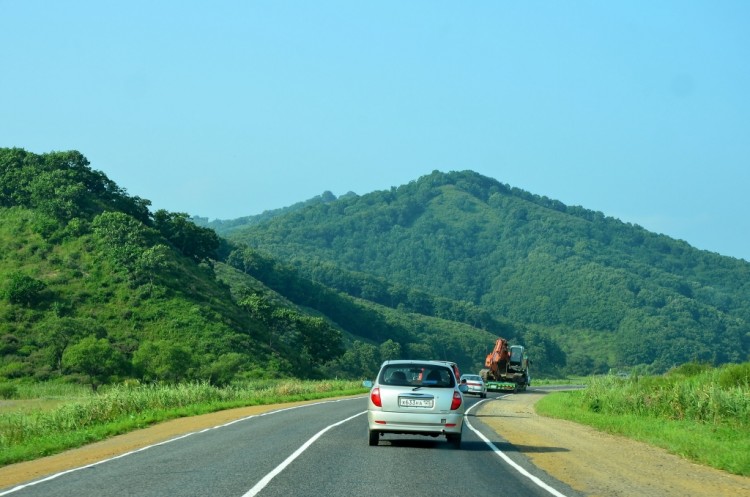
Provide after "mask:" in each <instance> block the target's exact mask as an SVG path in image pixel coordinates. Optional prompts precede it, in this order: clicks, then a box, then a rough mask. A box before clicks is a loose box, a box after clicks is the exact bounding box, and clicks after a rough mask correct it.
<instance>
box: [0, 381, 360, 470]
mask: <svg viewBox="0 0 750 497" xmlns="http://www.w3.org/2000/svg"><path fill="white" fill-rule="evenodd" d="M32 388H40V390H38V391H37V392H38V393H42V392H45V390H44V388H51V387H49V386H48V387H44V386H37V387H32ZM22 392H23V390H22V389H19V398H22V397H25V396H26V395H28V394H29V393H22ZM364 392H366V389H364V388H363V387H362V385H361V382H360V381H346V380H322V381H300V380H258V381H254V382H250V383H247V384H244V385H240V386H230V387H225V388H217V387H214V386H211V385H209V384H207V383H190V384H180V385H130V386H128V385H117V386H112V387H109V388H106V389H101V391H100V392H99V393H97V394H93V393H92V394H88V395H86V394H83V393H82V391H79V390H75V389H73V390H69V391H67V394H64V395H62V396H60V395H53V394H49V393H47V395H48V396H49V397H54V403H53V405H52V406H51V407H50V406H47V405H44V404H42V407H39V408H29V407H28V404H24V403H23V402H22V404H21V406H23V407H17V408H16V409H12V410H10V411H5V412H0V467H1V466H5V465H8V464H12V463H16V462H21V461H28V460H32V459H36V458H39V457H44V456H48V455H51V454H56V453H59V452H62V451H64V450H67V449H72V448H75V447H80V446H82V445H86V444H89V443H92V442H96V441H99V440H103V439H105V438H108V437H112V436H114V435H119V434H122V433H127V432H129V431H133V430H137V429H140V428H145V427H147V426H150V425H153V424H156V423H159V422H162V421H167V420H169V419H175V418H179V417H186V416H195V415H199V414H207V413H210V412H215V411H220V410H224V409H232V408H237V407H247V406H255V405H266V404H276V403H288V402H297V401H302V400H314V399H322V398H328V397H340V396H345V395H355V394H359V393H364ZM58 394H59V392H58ZM66 395H68V396H66ZM26 398H27V399H30V398H29V397H26ZM30 400H31V399H30Z"/></svg>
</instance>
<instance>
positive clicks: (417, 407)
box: [364, 360, 468, 448]
mask: <svg viewBox="0 0 750 497" xmlns="http://www.w3.org/2000/svg"><path fill="white" fill-rule="evenodd" d="M364 385H365V386H367V387H371V390H370V398H369V401H368V406H367V422H368V431H369V442H370V445H377V444H378V442H379V439H380V437H381V436H382V435H384V434H386V433H398V434H414V435H426V436H431V437H437V436H440V435H445V437H446V439H447V440H448V442H450V443H451V444H453V446H454V447H456V448H459V447H460V446H461V434H462V431H463V422H464V411H465V406H464V400H463V393H464V392H466V391H468V387H467V386H466V385H462V384H460V383H459V382H458V380H457V378H456V376H455V375H454V373H453V370H452V369H451V368H450V367H449V366H448V365H447V363H445V362H440V361H408V360H401V361H386V362H384V363H383V365H382V366H381V367H380V372H379V373H378V377H377V379H376V381H375V383H372V382H370V381H366V382H364Z"/></svg>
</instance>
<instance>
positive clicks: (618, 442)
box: [0, 391, 750, 497]
mask: <svg viewBox="0 0 750 497" xmlns="http://www.w3.org/2000/svg"><path fill="white" fill-rule="evenodd" d="M542 395H543V393H541V392H533V391H529V392H526V393H521V394H517V395H510V396H508V397H505V398H503V399H500V400H493V401H490V402H486V403H485V404H483V406H482V407H481V408H480V409H479V410H478V411H476V413H475V415H476V416H477V417H478V418H480V419H481V420H482V422H484V423H485V424H487V425H489V426H490V427H492V428H493V429H495V430H496V431H497V432H498V433H499V434H500V435H501V436H502V437H503V438H504V439H506V440H507V441H508V442H510V443H511V444H513V445H514V446H515V447H516V448H517V450H519V451H520V452H523V453H524V454H526V456H527V457H529V458H530V459H531V460H532V461H533V462H534V464H536V465H537V466H538V467H540V468H542V469H543V470H545V471H546V472H547V473H549V474H550V475H552V476H554V477H555V478H557V479H558V480H560V481H563V482H565V483H567V484H568V485H570V486H571V487H573V488H574V489H576V490H578V491H580V492H581V493H583V494H585V495H588V496H600V497H621V496H622V497H624V496H627V497H634V496H648V497H652V496H660V497H672V496H674V497H685V496H691V497H703V496H706V497H708V496H711V497H717V496H732V497H744V496H747V497H750V478H744V477H739V476H734V475H730V474H727V473H724V472H721V471H717V470H714V469H710V468H706V467H703V466H699V465H697V464H693V463H690V462H688V461H685V460H683V459H681V458H679V457H675V456H672V455H670V454H668V453H666V452H665V451H663V450H661V449H656V448H653V447H651V446H649V445H645V444H642V443H639V442H633V441H631V440H628V439H625V438H620V437H614V436H610V435H605V434H602V433H600V432H597V431H595V430H592V429H590V428H587V427H584V426H581V425H577V424H575V423H570V422H568V421H561V420H556V419H550V418H544V417H541V416H538V415H536V414H535V413H534V408H533V405H534V403H535V402H536V401H537V400H539V398H541V396H542ZM291 405H296V404H285V405H284V407H289V406H291ZM279 407H280V406H261V407H248V408H241V409H232V410H228V411H222V412H218V413H214V414H207V415H204V416H196V417H192V418H182V419H177V420H174V421H168V422H165V423H162V424H159V425H157V426H153V427H151V428H147V429H144V430H140V431H137V432H134V433H129V434H127V435H121V436H118V437H114V438H111V439H109V440H105V441H103V442H98V443H94V444H91V445H88V446H86V447H83V448H80V449H75V450H70V451H67V452H65V453H62V454H58V455H55V456H50V457H45V458H42V459H39V460H36V461H30V462H25V463H19V464H13V465H10V466H6V467H4V468H0V489H7V488H8V487H12V486H15V485H17V484H20V483H23V482H27V481H30V480H34V479H37V478H41V477H43V476H46V475H49V474H52V473H56V472H59V471H64V470H66V469H71V468H76V467H80V466H84V465H86V464H91V463H94V462H96V461H99V460H101V459H105V458H108V457H113V456H115V455H118V454H123V453H125V452H128V451H132V450H136V449H138V448H139V447H144V446H146V445H151V444H154V443H158V442H160V441H164V440H168V439H170V438H173V437H175V436H177V435H180V434H184V433H190V432H193V431H198V430H202V429H205V428H210V427H213V426H217V425H220V424H223V423H226V422H228V421H231V420H234V419H239V418H242V417H245V416H250V415H253V414H259V413H261V412H264V411H269V410H272V409H277V408H279ZM544 448H550V449H554V450H543V449H544ZM540 449H542V450H540Z"/></svg>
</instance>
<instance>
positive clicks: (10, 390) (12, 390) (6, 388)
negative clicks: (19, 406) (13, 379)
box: [0, 381, 18, 399]
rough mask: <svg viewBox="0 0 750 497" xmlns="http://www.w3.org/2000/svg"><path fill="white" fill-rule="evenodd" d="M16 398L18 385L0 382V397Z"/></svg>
mask: <svg viewBox="0 0 750 497" xmlns="http://www.w3.org/2000/svg"><path fill="white" fill-rule="evenodd" d="M15 398H18V387H17V386H16V385H14V384H13V383H9V382H5V381H3V382H0V399H15Z"/></svg>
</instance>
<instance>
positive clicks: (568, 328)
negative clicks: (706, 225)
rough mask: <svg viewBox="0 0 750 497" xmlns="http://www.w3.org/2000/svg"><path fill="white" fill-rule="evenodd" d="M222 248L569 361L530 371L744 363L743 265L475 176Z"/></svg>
mask: <svg viewBox="0 0 750 497" xmlns="http://www.w3.org/2000/svg"><path fill="white" fill-rule="evenodd" d="M228 237H229V238H230V239H231V240H232V241H233V242H234V243H238V244H246V245H248V246H251V247H253V248H254V249H256V250H257V251H258V252H260V253H272V254H274V260H275V261H277V260H282V261H284V262H285V263H286V264H288V265H290V266H292V267H294V268H296V269H297V270H298V272H299V274H301V275H304V276H307V277H309V278H310V279H311V280H314V281H316V282H319V283H320V284H323V285H327V286H329V287H332V288H335V289H337V290H339V291H341V292H345V293H347V294H349V295H352V296H355V297H358V298H362V299H367V300H370V301H373V302H376V303H378V304H381V305H384V306H388V307H391V308H394V309H398V310H406V311H409V312H414V313H418V314H422V315H428V316H435V317H441V318H445V319H450V320H456V321H460V322H464V323H467V324H471V325H472V326H476V327H478V328H481V329H484V330H487V331H489V332H491V333H493V334H498V335H507V336H508V338H511V339H512V340H516V341H518V342H522V341H523V340H524V337H526V336H528V334H529V332H530V331H533V332H535V333H536V334H537V335H540V336H544V337H546V338H548V339H549V340H551V341H552V343H554V344H555V345H556V346H557V347H558V348H559V349H561V350H562V351H563V352H564V354H558V355H557V359H558V360H559V361H562V362H557V363H556V364H554V365H549V364H546V363H542V362H541V361H536V362H535V363H536V364H540V365H541V364H544V366H543V367H550V366H554V367H556V368H557V369H558V370H560V371H565V372H567V373H570V374H589V373H592V372H606V371H608V370H609V369H610V368H629V367H635V366H645V367H648V368H649V370H650V371H653V372H663V371H666V370H668V369H669V368H671V367H672V366H674V365H678V364H681V363H684V362H687V361H692V360H702V361H709V362H711V363H712V364H723V363H729V362H742V361H745V360H747V358H748V352H749V351H750V264H749V263H748V262H746V261H742V260H737V259H733V258H729V257H722V256H720V255H718V254H713V253H709V252H706V251H700V250H697V249H694V248H692V247H690V246H689V245H688V244H687V243H685V242H683V241H679V240H674V239H671V238H669V237H667V236H663V235H657V234H653V233H650V232H648V231H646V230H645V229H643V228H641V227H639V226H637V225H631V224H627V223H622V222H620V221H618V220H616V219H613V218H608V217H605V216H604V215H603V214H602V213H599V212H593V211H589V210H586V209H583V208H581V207H569V206H566V205H564V204H562V203H561V202H558V201H554V200H551V199H548V198H546V197H539V196H537V195H533V194H530V193H527V192H524V191H522V190H519V189H516V188H511V187H509V186H508V185H504V184H501V183H499V182H497V181H496V180H493V179H490V178H486V177H483V176H481V175H478V174H476V173H473V172H470V171H464V172H452V173H440V172H437V171H436V172H433V173H432V174H430V175H428V176H425V177H422V178H420V179H419V180H417V181H413V182H411V183H409V184H407V185H404V186H401V187H399V188H392V189H391V190H389V191H378V192H373V193H370V194H367V195H363V196H352V195H349V196H347V197H346V198H341V199H338V200H337V201H335V202H334V201H330V202H325V203H317V204H313V205H309V206H305V207H301V208H299V209H295V210H291V211H289V212H285V213H280V214H279V215H276V216H274V217H272V218H270V219H267V220H266V221H264V222H259V223H254V224H252V225H247V226H245V227H238V226H236V225H235V226H233V230H232V232H231V234H229V235H228ZM231 261H232V259H231V257H230V263H231ZM260 270H261V271H262V268H261V269H260Z"/></svg>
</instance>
